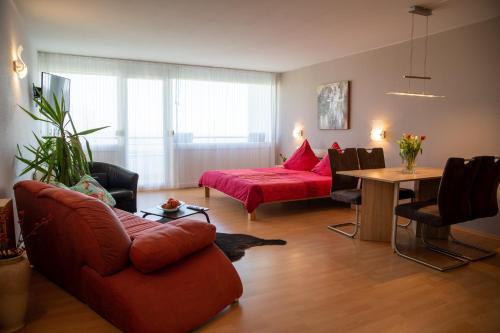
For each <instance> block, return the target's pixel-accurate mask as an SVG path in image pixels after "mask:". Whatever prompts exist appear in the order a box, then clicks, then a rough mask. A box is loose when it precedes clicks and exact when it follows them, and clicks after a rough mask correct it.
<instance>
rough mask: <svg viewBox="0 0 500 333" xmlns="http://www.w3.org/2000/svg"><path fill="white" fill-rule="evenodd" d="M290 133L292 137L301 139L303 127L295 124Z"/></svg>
mask: <svg viewBox="0 0 500 333" xmlns="http://www.w3.org/2000/svg"><path fill="white" fill-rule="evenodd" d="M292 134H293V138H294V139H301V138H303V137H304V129H303V128H302V127H299V126H295V128H294V129H293V133H292Z"/></svg>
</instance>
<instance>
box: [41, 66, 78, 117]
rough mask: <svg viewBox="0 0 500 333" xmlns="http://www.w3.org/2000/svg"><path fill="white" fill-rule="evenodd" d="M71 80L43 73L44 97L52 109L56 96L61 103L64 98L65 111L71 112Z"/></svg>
mask: <svg viewBox="0 0 500 333" xmlns="http://www.w3.org/2000/svg"><path fill="white" fill-rule="evenodd" d="M70 82H71V81H70V79H68V78H65V77H62V76H58V75H54V74H50V73H45V72H42V89H41V90H42V96H43V98H45V99H46V100H47V101H48V102H49V104H50V105H51V106H52V107H55V105H54V97H53V96H54V94H55V95H56V97H57V100H58V101H59V103H60V102H61V99H62V97H64V111H69V105H70V97H69V87H70Z"/></svg>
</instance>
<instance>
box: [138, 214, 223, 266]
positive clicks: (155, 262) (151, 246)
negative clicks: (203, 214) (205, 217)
mask: <svg viewBox="0 0 500 333" xmlns="http://www.w3.org/2000/svg"><path fill="white" fill-rule="evenodd" d="M174 222H175V223H171V224H162V225H159V226H156V227H154V228H151V229H148V230H146V231H144V232H142V233H140V234H138V235H136V236H135V238H134V241H133V242H132V246H131V247H130V259H131V260H132V263H133V265H134V266H135V267H136V268H137V269H138V270H140V271H141V272H143V273H150V272H153V271H156V270H158V269H160V268H163V267H165V266H166V265H169V264H171V263H174V262H176V261H178V260H179V259H182V258H184V257H186V256H188V255H190V254H192V253H194V252H196V251H198V250H200V249H202V248H204V247H206V246H208V245H210V244H212V243H213V242H214V241H215V227H214V226H213V225H212V224H208V223H205V222H200V221H195V220H190V219H182V220H178V221H174Z"/></svg>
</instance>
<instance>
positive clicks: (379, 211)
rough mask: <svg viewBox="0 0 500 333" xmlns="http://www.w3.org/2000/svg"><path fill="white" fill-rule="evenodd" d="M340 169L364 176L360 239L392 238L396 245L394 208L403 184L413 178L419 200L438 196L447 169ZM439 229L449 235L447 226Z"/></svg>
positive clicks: (356, 175) (359, 176)
mask: <svg viewBox="0 0 500 333" xmlns="http://www.w3.org/2000/svg"><path fill="white" fill-rule="evenodd" d="M337 173H338V174H340V175H346V176H352V177H357V178H360V179H361V180H362V182H361V184H362V185H361V186H362V190H361V230H360V239H361V240H370V241H382V242H391V246H392V248H393V249H394V237H393V235H394V232H395V228H396V227H395V225H396V221H397V220H396V215H395V214H394V209H395V207H396V206H397V205H398V204H399V189H400V184H401V183H404V182H413V183H414V186H413V188H414V190H415V194H416V200H417V201H421V200H427V199H431V198H436V197H437V191H438V188H439V182H440V179H441V176H442V175H443V169H442V168H430V167H417V168H416V171H415V173H412V174H409V173H403V171H402V168H401V167H398V168H383V169H364V170H350V171H338V172H337ZM415 228H418V225H416V226H415ZM435 232H436V233H440V235H438V236H440V237H441V238H443V237H447V235H445V234H446V233H447V230H441V231H435ZM417 234H418V232H417Z"/></svg>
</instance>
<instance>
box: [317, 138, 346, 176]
mask: <svg viewBox="0 0 500 333" xmlns="http://www.w3.org/2000/svg"><path fill="white" fill-rule="evenodd" d="M331 149H337V150H338V151H339V152H342V149H341V148H340V146H339V144H338V143H337V142H334V143H333V144H332V147H331ZM311 171H312V172H315V173H317V174H318V175H321V176H331V175H332V169H331V168H330V158H328V154H326V155H325V156H324V157H323V159H322V160H321V161H319V162H318V164H316V165H315V166H314V168H313V169H312V170H311Z"/></svg>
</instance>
